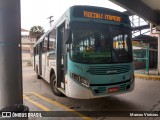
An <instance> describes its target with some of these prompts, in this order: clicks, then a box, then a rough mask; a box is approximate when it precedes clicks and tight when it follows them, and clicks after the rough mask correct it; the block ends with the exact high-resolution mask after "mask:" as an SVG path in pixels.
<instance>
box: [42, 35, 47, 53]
mask: <svg viewBox="0 0 160 120" xmlns="http://www.w3.org/2000/svg"><path fill="white" fill-rule="evenodd" d="M42 45H43V50H42V52H43V53H45V52H47V51H48V37H45V38H44V40H43V43H42Z"/></svg>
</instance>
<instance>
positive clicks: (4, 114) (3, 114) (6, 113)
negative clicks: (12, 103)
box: [2, 112, 12, 118]
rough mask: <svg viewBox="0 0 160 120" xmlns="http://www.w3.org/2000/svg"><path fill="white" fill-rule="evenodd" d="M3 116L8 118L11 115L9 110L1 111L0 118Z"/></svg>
mask: <svg viewBox="0 0 160 120" xmlns="http://www.w3.org/2000/svg"><path fill="white" fill-rule="evenodd" d="M3 117H5V118H10V117H12V116H11V112H2V118H3Z"/></svg>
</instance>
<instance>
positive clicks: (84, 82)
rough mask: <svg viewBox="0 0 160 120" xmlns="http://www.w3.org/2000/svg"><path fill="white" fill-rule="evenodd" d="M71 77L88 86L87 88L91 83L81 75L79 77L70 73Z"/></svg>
mask: <svg viewBox="0 0 160 120" xmlns="http://www.w3.org/2000/svg"><path fill="white" fill-rule="evenodd" d="M70 75H71V77H72V78H73V79H74V80H77V81H79V82H80V83H81V84H82V85H84V86H86V87H89V82H88V80H86V79H85V78H84V77H81V76H80V75H77V74H75V73H73V72H71V73H70Z"/></svg>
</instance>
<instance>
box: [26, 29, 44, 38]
mask: <svg viewBox="0 0 160 120" xmlns="http://www.w3.org/2000/svg"><path fill="white" fill-rule="evenodd" d="M43 34H44V29H43V27H41V26H33V27H31V29H30V31H29V35H30V37H31V38H35V39H36V41H37V40H38V39H39V38H40V37H41V36H42V35H43Z"/></svg>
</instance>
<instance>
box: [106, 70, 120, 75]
mask: <svg viewBox="0 0 160 120" xmlns="http://www.w3.org/2000/svg"><path fill="white" fill-rule="evenodd" d="M106 73H107V74H115V73H118V71H117V70H109V71H106Z"/></svg>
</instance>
